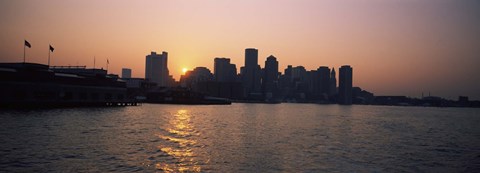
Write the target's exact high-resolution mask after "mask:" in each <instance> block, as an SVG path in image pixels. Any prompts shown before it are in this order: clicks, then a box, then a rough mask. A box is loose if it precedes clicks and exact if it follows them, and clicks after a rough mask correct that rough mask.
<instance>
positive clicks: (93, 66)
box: [93, 56, 95, 69]
mask: <svg viewBox="0 0 480 173" xmlns="http://www.w3.org/2000/svg"><path fill="white" fill-rule="evenodd" d="M93 69H95V56H93Z"/></svg>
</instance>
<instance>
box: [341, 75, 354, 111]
mask: <svg viewBox="0 0 480 173" xmlns="http://www.w3.org/2000/svg"><path fill="white" fill-rule="evenodd" d="M352 85H353V69H352V68H351V67H350V66H349V65H344V66H342V67H340V74H339V85H338V94H339V95H338V96H339V97H338V103H340V104H345V105H350V104H352Z"/></svg>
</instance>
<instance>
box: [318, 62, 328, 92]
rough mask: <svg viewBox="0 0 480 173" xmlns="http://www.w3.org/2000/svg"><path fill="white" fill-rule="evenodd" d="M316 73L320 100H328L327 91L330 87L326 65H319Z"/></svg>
mask: <svg viewBox="0 0 480 173" xmlns="http://www.w3.org/2000/svg"><path fill="white" fill-rule="evenodd" d="M317 73H318V79H317V80H318V81H319V82H318V85H319V86H318V88H316V89H317V90H318V93H319V94H320V100H328V93H329V89H330V69H329V68H328V67H326V66H321V67H319V68H318V69H317Z"/></svg>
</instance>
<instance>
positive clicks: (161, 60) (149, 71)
mask: <svg viewBox="0 0 480 173" xmlns="http://www.w3.org/2000/svg"><path fill="white" fill-rule="evenodd" d="M167 60H168V53H167V52H162V54H157V53H156V52H151V54H150V55H147V57H146V63H145V79H148V80H150V81H151V82H155V83H157V84H158V86H168V85H169V83H170V81H169V78H170V77H169V74H168V67H167Z"/></svg>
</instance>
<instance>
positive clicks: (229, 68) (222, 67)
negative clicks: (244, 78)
mask: <svg viewBox="0 0 480 173" xmlns="http://www.w3.org/2000/svg"><path fill="white" fill-rule="evenodd" d="M213 73H214V76H215V81H217V82H235V81H236V78H237V67H236V66H235V64H230V59H229V58H215V60H214V67H213Z"/></svg>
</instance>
